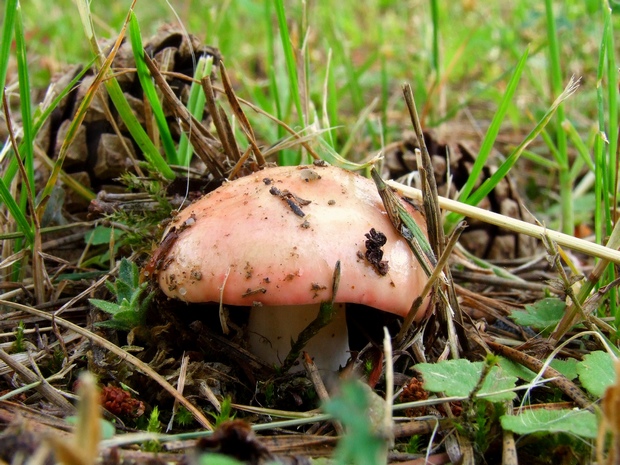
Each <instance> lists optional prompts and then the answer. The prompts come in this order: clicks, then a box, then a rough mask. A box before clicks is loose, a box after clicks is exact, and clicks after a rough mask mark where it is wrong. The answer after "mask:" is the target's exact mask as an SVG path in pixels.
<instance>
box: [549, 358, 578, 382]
mask: <svg viewBox="0 0 620 465" xmlns="http://www.w3.org/2000/svg"><path fill="white" fill-rule="evenodd" d="M578 363H579V361H578V360H576V359H574V358H569V359H567V360H558V359H557V358H556V359H553V360H552V361H551V368H555V369H556V370H558V371H559V372H560V373H562V374H563V375H564V376H566V377H567V378H568V379H571V380H572V379H575V378H576V377H577V365H578Z"/></svg>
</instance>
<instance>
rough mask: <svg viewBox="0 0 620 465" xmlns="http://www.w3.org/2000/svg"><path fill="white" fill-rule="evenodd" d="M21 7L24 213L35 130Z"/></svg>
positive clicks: (18, 19)
mask: <svg viewBox="0 0 620 465" xmlns="http://www.w3.org/2000/svg"><path fill="white" fill-rule="evenodd" d="M21 11H22V9H21V6H20V5H19V4H18V5H17V9H16V12H15V13H16V18H15V45H16V55H17V75H18V78H19V99H20V109H21V114H22V131H23V136H22V137H23V138H22V144H21V150H22V151H21V152H20V153H21V154H22V155H23V163H24V169H25V172H26V179H25V180H24V182H25V183H27V184H28V185H27V186H26V185H25V184H24V185H22V196H21V198H20V203H21V207H22V209H23V211H24V212H25V208H26V203H27V201H26V195H25V194H26V189H30V191H31V192H32V191H33V189H34V135H35V134H34V129H33V127H32V102H31V101H30V78H29V75H28V59H27V56H26V42H25V38H24V25H23V21H22V14H21Z"/></svg>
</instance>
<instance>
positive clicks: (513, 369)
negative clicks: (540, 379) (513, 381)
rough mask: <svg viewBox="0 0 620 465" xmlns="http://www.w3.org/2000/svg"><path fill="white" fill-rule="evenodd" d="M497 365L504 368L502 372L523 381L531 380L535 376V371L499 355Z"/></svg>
mask: <svg viewBox="0 0 620 465" xmlns="http://www.w3.org/2000/svg"><path fill="white" fill-rule="evenodd" d="M499 366H500V367H502V370H504V374H506V375H508V376H516V377H517V378H520V379H522V380H524V381H532V380H533V379H534V378H535V377H536V373H534V372H533V371H532V370H530V369H529V368H526V367H524V366H523V365H520V364H518V363H516V362H513V361H512V360H510V359H507V358H504V357H499Z"/></svg>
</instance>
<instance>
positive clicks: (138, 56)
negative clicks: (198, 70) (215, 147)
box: [129, 11, 179, 165]
mask: <svg viewBox="0 0 620 465" xmlns="http://www.w3.org/2000/svg"><path fill="white" fill-rule="evenodd" d="M129 18H130V19H129V38H130V40H131V48H132V50H133V55H134V59H135V62H136V72H137V74H138V79H139V80H140V85H141V86H142V91H143V92H144V95H145V96H146V99H147V100H148V102H149V104H150V105H151V110H152V111H153V117H154V118H155V122H156V123H157V128H158V129H159V135H160V137H161V142H162V145H163V147H164V152H165V153H166V157H167V159H168V163H171V164H173V165H178V164H179V159H178V157H177V151H176V148H175V146H174V141H173V140H172V134H170V127H169V126H168V122H167V121H166V116H165V115H164V109H163V107H162V105H161V102H160V101H159V98H158V96H157V91H156V90H155V85H154V84H153V80H152V79H151V73H150V72H149V70H148V68H147V67H146V63H145V62H144V46H143V45H142V36H141V33H140V25H139V23H138V19H137V18H136V15H135V14H134V12H133V11H131V12H130V14H129Z"/></svg>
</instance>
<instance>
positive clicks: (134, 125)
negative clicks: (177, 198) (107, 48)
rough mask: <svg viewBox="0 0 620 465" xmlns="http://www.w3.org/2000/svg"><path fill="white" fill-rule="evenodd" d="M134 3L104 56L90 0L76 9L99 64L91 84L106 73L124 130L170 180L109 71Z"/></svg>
mask: <svg viewBox="0 0 620 465" xmlns="http://www.w3.org/2000/svg"><path fill="white" fill-rule="evenodd" d="M135 3H136V0H133V1H132V3H131V6H130V8H129V12H128V13H127V17H126V18H125V22H124V23H123V27H122V29H121V31H120V33H119V35H118V38H117V39H116V42H115V44H114V47H113V49H112V51H111V52H110V55H109V56H108V57H107V58H105V56H104V55H103V52H102V51H101V48H100V47H99V43H98V41H97V38H96V36H95V30H94V26H93V22H92V16H91V14H90V8H89V2H88V1H87V0H78V2H77V4H78V10H79V12H80V18H81V19H82V25H83V27H84V30H85V33H86V36H87V38H88V41H89V43H90V46H91V49H92V53H93V55H94V56H95V57H96V59H97V67H98V68H99V73H98V79H96V80H95V82H94V83H93V87H95V88H96V87H98V86H99V84H100V83H101V81H102V80H103V78H104V77H105V87H106V90H107V91H108V94H109V95H110V98H111V99H112V103H114V106H115V107H116V109H117V111H118V114H119V116H120V117H121V119H122V120H123V122H124V123H125V126H127V130H128V131H129V133H130V134H131V136H132V137H133V138H134V140H135V141H136V143H137V144H138V146H139V147H140V149H141V150H142V152H143V154H144V157H145V158H146V159H147V160H148V161H149V163H151V165H152V166H153V168H154V169H156V170H157V171H158V172H159V173H160V174H161V175H162V176H163V177H164V178H166V179H168V180H172V179H174V178H175V174H174V171H172V169H171V168H170V166H168V163H167V162H166V160H164V158H163V157H162V156H161V155H160V153H159V151H158V150H157V147H155V144H153V142H152V141H151V140H150V139H149V137H148V135H147V133H146V131H145V130H144V128H143V127H142V126H141V125H140V122H139V121H138V120H137V118H136V116H135V115H134V114H133V111H132V110H131V107H130V106H129V103H128V102H127V99H126V98H125V96H124V95H123V91H122V89H121V86H120V85H119V83H118V81H117V80H116V79H115V78H114V77H112V76H111V74H110V72H109V69H110V66H111V65H112V60H113V58H114V56H115V55H116V52H117V51H118V48H119V47H120V45H121V42H122V39H123V37H124V36H125V30H126V28H127V24H128V23H129V19H130V14H131V13H132V12H133V8H134V5H135ZM91 99H92V97H91ZM85 100H86V99H85ZM83 117H84V115H82V117H81V118H82V119H83ZM61 150H62V149H61ZM59 158H60V157H59ZM46 187H47V186H46Z"/></svg>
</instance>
